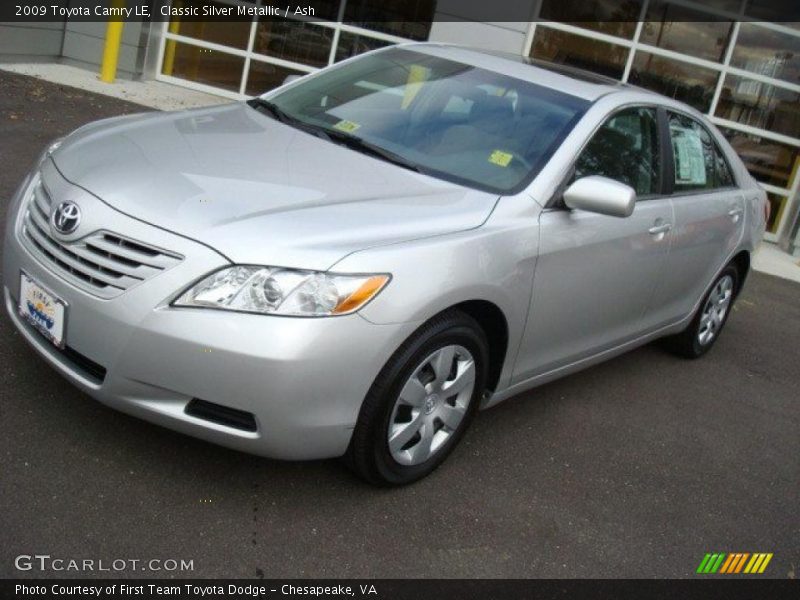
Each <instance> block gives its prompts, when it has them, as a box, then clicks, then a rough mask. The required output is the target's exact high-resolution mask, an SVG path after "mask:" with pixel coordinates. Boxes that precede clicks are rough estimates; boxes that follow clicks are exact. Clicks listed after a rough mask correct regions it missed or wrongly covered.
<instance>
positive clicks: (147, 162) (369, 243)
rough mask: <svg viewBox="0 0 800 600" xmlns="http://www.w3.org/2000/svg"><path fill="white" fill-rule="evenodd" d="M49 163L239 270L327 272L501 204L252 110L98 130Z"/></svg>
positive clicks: (140, 120)
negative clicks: (247, 266)
mask: <svg viewBox="0 0 800 600" xmlns="http://www.w3.org/2000/svg"><path fill="white" fill-rule="evenodd" d="M52 158H53V161H54V163H55V165H56V167H57V168H58V170H59V171H60V172H61V174H62V175H63V176H64V177H65V178H66V179H67V180H69V181H70V182H71V183H73V184H75V185H78V186H80V187H82V188H84V189H85V190H87V191H88V192H90V193H92V194H94V195H95V196H97V197H98V198H100V199H101V200H103V201H104V202H106V203H107V204H109V205H110V206H112V207H114V208H115V209H117V210H119V211H121V212H123V213H126V214H128V215H130V216H132V217H135V218H137V219H139V220H142V221H145V222H148V223H151V224H153V225H157V226H159V227H162V228H164V229H168V230H170V231H173V232H175V233H178V234H180V235H183V236H186V237H189V238H192V239H195V240H198V241H200V242H202V243H204V244H207V245H209V246H211V247H213V248H215V249H217V250H218V251H219V252H221V253H222V254H224V255H225V256H226V257H228V258H229V259H230V260H232V261H233V262H238V263H256V264H272V265H276V266H285V267H298V268H307V269H321V270H324V269H328V268H330V267H331V266H332V265H333V264H335V263H336V262H337V261H339V260H340V259H341V258H342V257H344V256H345V255H347V254H349V253H351V252H355V251H358V250H362V249H365V248H369V247H373V246H377V245H384V244H391V243H396V242H402V241H408V240H411V239H417V238H422V237H428V236H434V235H440V234H444V233H451V232H456V231H462V230H466V229H472V228H475V227H478V226H480V225H481V224H482V223H483V222H484V221H485V220H486V219H487V217H488V216H489V214H490V213H491V211H492V209H493V207H494V205H495V204H496V202H497V196H496V195H492V194H487V193H485V192H480V191H476V190H470V189H467V188H464V187H462V186H459V185H456V184H452V183H448V182H444V181H441V180H438V179H435V178H432V177H428V176H425V175H421V174H419V173H415V172H413V171H409V170H407V169H403V168H401V167H398V166H396V165H393V164H390V163H387V162H385V161H382V160H379V159H376V158H373V157H371V156H367V155H364V154H361V153H359V152H356V151H354V150H351V149H348V148H345V147H343V146H340V145H337V144H334V143H331V142H329V141H326V140H323V139H320V138H318V137H316V136H314V135H311V134H309V133H306V132H303V131H299V130H297V129H294V128H292V127H290V126H288V125H285V124H283V123H280V122H278V121H275V120H274V119H272V118H270V117H267V116H265V115H263V114H261V113H259V112H258V111H256V110H254V109H252V108H251V107H249V106H247V105H246V104H244V103H236V104H231V105H226V106H220V107H213V108H205V109H197V110H190V111H185V112H179V113H149V114H144V115H134V116H128V117H121V118H117V119H111V120H108V121H101V122H98V123H94V124H91V125H89V126H86V127H83V128H81V129H80V130H78V131H76V132H75V133H74V134H72V135H71V136H69V137H68V138H67V139H66V140H65V141H64V143H63V144H62V145H61V147H60V148H58V149H57V150H56V151H55V152H54V153H53V155H52ZM120 233H123V232H120Z"/></svg>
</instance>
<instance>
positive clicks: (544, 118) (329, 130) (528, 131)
mask: <svg viewBox="0 0 800 600" xmlns="http://www.w3.org/2000/svg"><path fill="white" fill-rule="evenodd" d="M255 102H256V103H257V102H262V103H263V101H262V100H258V99H257V100H256V101H255ZM588 104H589V103H588V102H587V101H585V100H582V99H580V98H577V97H575V96H571V95H569V94H564V93H561V92H558V91H556V90H553V89H549V88H546V87H543V86H540V85H536V84H534V83H531V82H529V81H524V80H521V79H515V78H513V77H509V76H506V75H502V74H499V73H495V72H493V71H488V70H485V69H480V68H477V67H474V66H471V65H466V64H463V63H459V62H455V61H452V60H446V59H443V58H439V57H436V56H430V55H428V54H424V53H421V52H415V51H411V50H407V49H402V48H392V49H389V50H385V51H381V52H378V53H375V54H369V55H366V56H364V57H362V58H359V59H356V60H354V61H352V62H349V63H347V64H345V65H342V66H340V67H339V68H335V69H332V70H330V71H327V72H324V73H321V74H320V75H318V76H316V77H312V78H310V79H309V80H307V81H305V82H302V83H300V84H298V85H296V86H294V87H291V88H289V89H286V90H284V91H280V92H278V93H276V94H274V95H272V96H270V97H269V104H268V108H270V109H271V112H272V114H273V115H274V116H276V117H277V118H280V119H281V120H282V121H283V122H285V123H288V124H290V125H291V124H293V125H295V126H298V127H301V128H304V129H307V130H309V131H316V132H317V133H319V134H320V135H321V136H323V137H326V138H328V139H330V140H331V141H334V142H338V143H346V144H347V145H348V147H350V148H353V149H354V150H358V151H363V152H367V153H369V154H371V155H373V156H377V157H378V158H381V159H384V160H390V161H391V162H394V163H395V164H398V165H400V166H404V167H407V168H412V169H414V170H417V171H420V172H422V173H426V174H429V175H432V176H435V177H439V178H442V179H446V180H448V181H453V182H456V183H460V184H462V185H466V186H469V187H473V188H477V189H481V190H486V191H491V192H495V193H499V194H507V193H514V192H516V191H519V190H520V189H521V188H522V187H523V186H525V185H526V184H527V183H529V182H530V181H531V179H532V178H533V177H534V176H535V175H536V174H537V173H538V172H539V171H540V170H541V168H542V167H543V166H544V165H545V163H546V162H547V161H548V160H549V158H550V157H551V156H552V154H553V152H554V151H555V150H556V148H558V146H559V144H560V143H561V142H562V141H563V139H564V137H565V136H566V135H567V134H568V133H569V131H570V130H571V129H572V127H573V126H574V125H575V123H576V122H577V121H578V119H579V118H580V117H581V116H582V114H583V112H584V111H585V110H586V108H587V106H588ZM254 105H255V104H254Z"/></svg>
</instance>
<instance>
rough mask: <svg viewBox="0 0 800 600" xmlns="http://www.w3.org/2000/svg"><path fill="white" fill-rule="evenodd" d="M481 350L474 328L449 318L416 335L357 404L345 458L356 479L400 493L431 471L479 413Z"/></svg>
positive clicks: (480, 335) (461, 317) (482, 339)
mask: <svg viewBox="0 0 800 600" xmlns="http://www.w3.org/2000/svg"><path fill="white" fill-rule="evenodd" d="M487 346H488V344H487V341H486V336H485V334H484V332H483V330H482V329H481V327H480V326H479V325H478V323H477V322H476V321H475V320H474V319H472V318H471V317H470V316H468V315H466V314H464V313H462V312H459V311H455V310H454V311H449V312H447V313H444V314H442V315H440V316H438V317H435V318H434V319H432V320H431V321H428V322H427V323H426V324H425V325H423V326H422V327H421V328H420V329H418V330H417V331H416V332H415V333H414V334H413V335H412V336H411V338H409V339H408V340H407V341H406V342H405V343H404V344H403V345H402V346H401V347H400V349H398V350H397V352H395V354H394V355H393V356H392V357H391V358H390V359H389V362H388V363H387V364H386V366H385V367H384V368H383V369H382V371H381V372H380V374H379V375H378V377H377V378H376V379H375V382H374V383H373V385H372V387H371V388H370V391H369V392H368V394H367V397H366V399H365V400H364V404H363V406H362V408H361V413H360V414H359V418H358V422H357V424H356V428H355V431H354V432H353V439H352V441H351V443H350V448H349V450H348V457H347V458H348V459H349V463H350V465H351V466H352V467H353V469H354V470H355V471H356V473H358V474H359V475H360V476H361V477H363V478H364V479H366V480H367V481H369V482H371V483H375V484H382V485H403V484H407V483H411V482H413V481H416V480H418V479H421V478H422V477H425V476H426V475H428V474H429V473H430V472H431V471H433V470H434V469H435V468H436V467H438V466H439V465H440V464H441V463H442V462H443V461H444V460H445V458H447V455H448V454H449V453H450V452H451V451H452V450H453V448H454V447H455V445H456V444H457V443H458V441H459V440H460V438H461V436H462V435H463V433H464V431H465V430H466V428H467V426H468V425H469V422H470V421H471V419H472V416H473V415H474V413H475V411H476V409H477V408H478V404H479V402H480V399H481V395H482V394H483V390H484V387H485V385H486V370H487V364H488V350H487Z"/></svg>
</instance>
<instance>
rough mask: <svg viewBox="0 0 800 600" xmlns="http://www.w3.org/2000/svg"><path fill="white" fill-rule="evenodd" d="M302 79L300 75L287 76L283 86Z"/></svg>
mask: <svg viewBox="0 0 800 600" xmlns="http://www.w3.org/2000/svg"><path fill="white" fill-rule="evenodd" d="M297 79H300V75H296V74H294V73H292V74H291V75H287V76H286V78H285V79H284V80H283V83H282V84H281V85H286V84H288V83H292V82H293V81H295V80H297Z"/></svg>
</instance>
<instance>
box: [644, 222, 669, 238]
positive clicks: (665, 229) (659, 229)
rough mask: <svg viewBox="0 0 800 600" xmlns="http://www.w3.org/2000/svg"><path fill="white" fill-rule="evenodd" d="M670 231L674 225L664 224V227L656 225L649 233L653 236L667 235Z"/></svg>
mask: <svg viewBox="0 0 800 600" xmlns="http://www.w3.org/2000/svg"><path fill="white" fill-rule="evenodd" d="M670 229H672V223H664V224H662V225H654V226H653V227H651V228H650V229H648V230H647V231H649V232H650V233H651V234H652V235H658V234H659V233H667V232H668V231H669V230H670Z"/></svg>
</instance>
